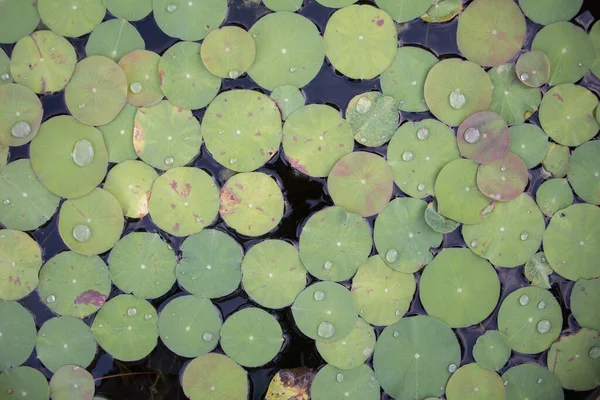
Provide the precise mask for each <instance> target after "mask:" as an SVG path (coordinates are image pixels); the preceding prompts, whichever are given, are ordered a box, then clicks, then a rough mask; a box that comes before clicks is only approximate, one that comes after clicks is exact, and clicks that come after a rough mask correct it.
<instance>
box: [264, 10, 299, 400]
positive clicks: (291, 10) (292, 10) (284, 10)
mask: <svg viewBox="0 0 600 400" xmlns="http://www.w3.org/2000/svg"><path fill="white" fill-rule="evenodd" d="M303 2H304V0H263V4H264V5H265V6H266V7H267V8H268V9H269V10H272V11H290V12H294V11H298V10H299V9H300V7H302V3H303ZM299 400H302V399H299Z"/></svg>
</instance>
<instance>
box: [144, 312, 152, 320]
mask: <svg viewBox="0 0 600 400" xmlns="http://www.w3.org/2000/svg"><path fill="white" fill-rule="evenodd" d="M144 319H145V320H146V321H150V320H151V319H152V314H146V315H144Z"/></svg>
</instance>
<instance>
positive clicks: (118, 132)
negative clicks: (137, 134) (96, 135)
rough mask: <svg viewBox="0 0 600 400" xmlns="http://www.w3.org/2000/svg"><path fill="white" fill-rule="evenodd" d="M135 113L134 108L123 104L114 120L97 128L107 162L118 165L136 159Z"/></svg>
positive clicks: (135, 109)
mask: <svg viewBox="0 0 600 400" xmlns="http://www.w3.org/2000/svg"><path fill="white" fill-rule="evenodd" d="M136 113H137V108H136V107H134V106H132V105H131V104H125V107H123V109H122V110H121V112H120V113H119V114H118V115H117V116H116V117H115V119H113V120H112V121H111V122H109V123H108V124H106V125H102V126H99V127H98V129H100V131H101V132H102V136H103V137H104V144H105V145H106V150H107V151H108V161H110V162H113V163H120V162H123V161H125V160H135V159H136V158H137V157H138V156H137V154H136V152H135V148H134V147H133V122H134V119H135V114H136Z"/></svg>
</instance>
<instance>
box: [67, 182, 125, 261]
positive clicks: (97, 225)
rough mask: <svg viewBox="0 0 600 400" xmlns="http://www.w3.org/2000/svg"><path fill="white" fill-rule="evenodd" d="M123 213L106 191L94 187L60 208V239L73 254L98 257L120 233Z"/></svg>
mask: <svg viewBox="0 0 600 400" xmlns="http://www.w3.org/2000/svg"><path fill="white" fill-rule="evenodd" d="M123 224H124V221H123V210H122V209H121V205H120V204H119V202H118V201H117V199H115V197H114V196H113V195H112V194H110V193H109V192H108V191H106V190H103V189H99V188H96V189H94V190H93V191H92V192H90V193H89V194H86V195H85V196H83V197H80V198H77V199H71V200H67V201H65V202H64V203H63V204H62V206H61V207H60V214H59V217H58V231H59V233H60V237H61V238H62V240H63V241H64V242H65V244H66V245H67V246H68V247H69V249H71V250H73V251H74V252H76V253H79V254H83V255H87V256H89V255H92V254H100V253H104V252H105V251H108V250H110V249H111V248H112V247H113V246H114V244H115V243H116V242H117V240H119V238H120V237H121V232H123Z"/></svg>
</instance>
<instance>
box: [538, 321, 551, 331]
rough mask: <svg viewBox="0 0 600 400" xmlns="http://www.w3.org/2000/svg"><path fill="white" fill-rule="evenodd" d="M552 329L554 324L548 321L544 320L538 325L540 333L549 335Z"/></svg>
mask: <svg viewBox="0 0 600 400" xmlns="http://www.w3.org/2000/svg"><path fill="white" fill-rule="evenodd" d="M551 327H552V324H550V321H548V320H547V319H543V320H541V321H540V322H538V323H537V330H538V332H539V333H548V332H550V328H551Z"/></svg>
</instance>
